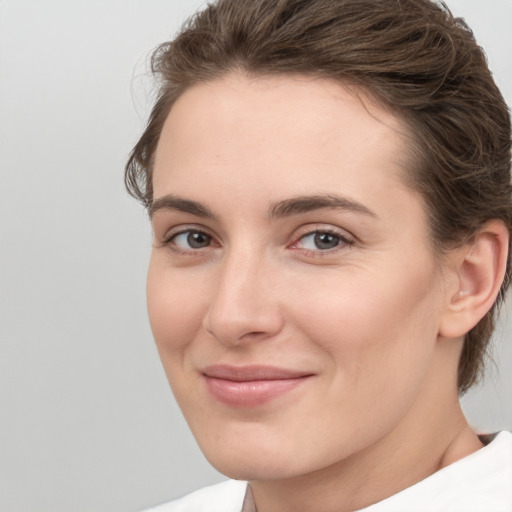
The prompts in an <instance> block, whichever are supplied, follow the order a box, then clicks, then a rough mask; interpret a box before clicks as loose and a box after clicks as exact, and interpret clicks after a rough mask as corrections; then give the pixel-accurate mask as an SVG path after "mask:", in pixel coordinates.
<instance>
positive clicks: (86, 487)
mask: <svg viewBox="0 0 512 512" xmlns="http://www.w3.org/2000/svg"><path fill="white" fill-rule="evenodd" d="M202 3H203V2H201V1H199V0H197V1H195V0H180V1H178V0H166V1H161V0H103V1H98V0H87V1H85V0H67V1H64V0H61V1H51V0H47V1H42V0H33V1H28V0H3V1H0V77H1V79H0V166H1V185H0V208H1V211H0V229H1V252H0V265H1V266H0V291H1V294H0V298H1V304H0V313H1V319H0V335H1V345H0V349H1V353H0V510H1V511H2V512H28V511H30V512H46V511H47V512H64V511H70V512H82V511H84V512H85V511H94V512H103V511H135V510H138V509H140V508H143V507H146V506H149V505H151V504H155V503H158V502H161V501H165V500H168V499H170V498H173V497H176V496H178V495H180V494H183V493H184V492H187V491H189V490H192V489H193V488H196V487H198V486H201V485H204V484H207V483H211V482H214V481H217V480H220V479H221V478H222V476H221V475H219V474H218V473H216V472H215V471H214V470H212V469H211V468H209V467H208V464H207V463H206V462H205V460H204V459H203V457H202V456H201V454H200V453H199V451H198V449H197V448H196V447H195V444H194V441H193V439H192V438H191V435H190V434H189V433H188V430H187V427H186V425H185V423H184V421H183V420H182V418H181V416H180V413H179V411H178V409H177V407H176V405H175V403H174V401H173V399H172V397H171V393H170V392H169V390H168V386H167V382H166V380H165V377H164V374H163V371H162V369H161V366H160V363H159V361H158V357H157V354H156V350H155V348H154V345H153V341H152V338H151V333H150V330H149V326H148V322H147V317H146V307H145V283H144V281H145V272H146V265H147V261H148V255H149V249H150V230H149V225H148V222H147V220H146V217H145V214H144V212H143V211H142V208H141V207H139V206H138V205H137V204H136V203H135V201H133V200H132V199H130V198H129V197H127V195H126V193H125V191H124V189H123V184H122V172H123V165H124V162H125V159H126V156H127V154H128V152H129V151H130V149H131V145H132V144H133V143H134V142H135V141H136V139H137V136H138V135H139V134H140V132H141V129H142V127H143V124H144V120H145V118H146V115H147V112H148V108H149V105H150V102H149V96H150V92H151V90H152V88H151V81H150V80H149V79H148V76H147V67H146V58H147V55H148V53H149V51H150V50H151V48H153V47H154V46H155V45H156V44H158V43H159V42H162V41H163V40H165V39H168V38H169V37H170V36H171V34H172V33H174V31H175V30H176V29H177V27H178V26H179V25H180V23H181V22H182V21H183V20H184V19H185V17H186V16H187V15H188V14H190V13H192V12H193V11H194V10H195V9H196V8H197V7H198V6H199V5H201V4H202ZM447 3H448V4H449V5H450V6H451V7H452V8H453V10H454V12H455V13H456V14H459V15H462V16H465V17H466V19H467V21H468V22H469V23H470V25H471V26H472V27H473V29H474V31H475V33H476V35H477V38H478V40H479V42H480V43H481V44H482V45H483V46H484V48H485V49H486V50H487V53H488V56H489V61H490V65H491V68H492V69H493V71H494V73H495V76H496V79H497V81H498V83H499V84H500V86H501V87H502V90H503V92H504V94H505V96H506V97H507V100H508V102H509V104H512V59H511V57H510V56H511V55H512V36H511V35H510V27H511V26H512V25H511V24H512V1H511V0H492V1H488V0H451V1H450V0H449V1H448V2H447ZM508 309H510V307H509V308H508ZM510 316H511V317H512V315H510ZM511 332H512V320H510V319H509V318H508V317H507V315H506V314H505V315H503V318H502V321H501V322H500V327H499V333H498V335H497V337H496V338H497V344H496V348H495V360H496V366H495V367H491V368H490V371H489V374H488V378H487V380H486V382H485V383H484V385H483V386H481V387H480V388H479V389H476V390H475V391H474V392H472V393H471V394H470V395H469V396H468V397H466V399H465V400H464V405H465V408H466V411H467V413H468V415H469V417H470V420H471V422H472V424H473V425H474V426H475V428H477V429H480V430H483V431H489V430H491V431H492V430H497V429H504V428H506V429H509V430H511V429H512V400H511V399H510V396H511V390H512V343H510V333H511Z"/></svg>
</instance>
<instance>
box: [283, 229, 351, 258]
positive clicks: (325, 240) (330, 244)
mask: <svg viewBox="0 0 512 512" xmlns="http://www.w3.org/2000/svg"><path fill="white" fill-rule="evenodd" d="M353 243H354V242H353V241H352V240H350V239H349V238H347V237H346V236H344V235H342V234H341V233H338V232H337V231H333V230H328V229H327V230H315V231H310V232H309V233H306V234H305V235H303V236H301V237H300V238H299V239H298V241H297V242H295V243H294V244H293V246H292V248H294V249H302V250H305V251H311V252H316V253H318V252H328V251H332V250H335V249H336V248H341V247H345V246H351V245H353Z"/></svg>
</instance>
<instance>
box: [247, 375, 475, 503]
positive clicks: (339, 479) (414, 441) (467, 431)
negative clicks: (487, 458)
mask: <svg viewBox="0 0 512 512" xmlns="http://www.w3.org/2000/svg"><path fill="white" fill-rule="evenodd" d="M438 375H439V374H438ZM432 382H434V383H435V384H432ZM446 384H447V383H446V382H444V383H439V381H437V382H436V381H435V379H434V380H433V381H430V384H429V385H428V386H426V388H425V389H424V390H423V391H422V393H420V396H418V399H417V400H416V401H415V403H414V404H412V406H411V408H410V410H409V411H408V414H407V417H405V418H403V421H401V423H400V424H399V425H398V426H396V428H394V429H393V430H391V431H390V432H388V434H387V435H385V436H384V437H382V438H380V439H379V440H378V441H377V442H375V443H374V444H372V445H370V446H367V447H366V448H365V449H364V450H363V451H361V452H358V453H356V454H354V455H352V456H351V457H349V458H347V459H345V460H342V461H340V462H338V463H336V464H334V465H333V466H330V467H327V468H323V469H321V470H319V471H315V472H313V473H309V474H306V475H301V476H298V477H295V478H288V479H285V480H266V481H251V482H250V484H251V489H252V492H253V496H254V501H255V503H256V507H257V510H258V512H292V511H294V512H295V511H297V510H300V511H302V512H310V511H311V512H313V511H315V512H316V511H319V510H321V511H322V512H349V511H354V510H359V509H361V508H364V507H367V506H369V505H371V504H374V503H377V502H379V501H382V500H383V499H385V498H387V497H389V496H392V495H393V494H396V493H397V492H399V491H401V490H403V489H406V488H408V487H410V486H412V485H413V484H415V483H417V482H419V481H421V480H423V479H425V478H427V477H428V476H430V475H432V474H433V473H435V472H436V471H438V470H439V469H441V468H442V467H445V466H448V465H450V464H453V463H454V462H456V461H457V460H459V459H461V458H463V457H466V456H467V455H470V454H471V453H473V452H475V451H477V450H478V449H479V448H481V447H482V444H481V443H480V441H479V439H478V437H477V436H476V435H475V434H474V433H473V431H472V430H471V428H470V427H469V425H468V423H467V421H466V419H465V417H464V415H463V413H462V410H461V408H460V405H459V401H458V394H457V390H456V385H454V383H451V384H453V385H450V386H448V387H446ZM447 389H451V392H447Z"/></svg>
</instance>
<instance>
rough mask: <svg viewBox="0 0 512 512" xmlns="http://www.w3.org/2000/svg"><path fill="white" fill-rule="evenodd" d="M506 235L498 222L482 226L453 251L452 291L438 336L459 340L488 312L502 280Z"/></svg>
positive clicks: (506, 254)
mask: <svg viewBox="0 0 512 512" xmlns="http://www.w3.org/2000/svg"><path fill="white" fill-rule="evenodd" d="M508 246H509V233H508V230H507V228H506V226H505V224H504V223H503V222H502V221H500V220H492V221H489V222H488V223H487V224H485V225H484V226H483V227H482V228H481V229H480V230H479V231H478V232H477V233H476V234H475V235H474V237H473V238H472V239H471V241H470V242H468V243H466V244H464V246H462V247H460V248H458V249H455V252H454V255H453V259H454V265H455V268H454V271H455V273H456V283H457V284H456V286H455V290H454V289H453V288H452V289H451V290H450V291H449V296H448V297H447V304H446V309H445V311H444V312H443V315H442V318H441V323H440V327H439V335H440V336H442V337H445V338H458V337H460V336H464V335H465V334H466V333H467V332H469V331H470V330H471V329H472V328H473V327H474V326H475V325H476V324H477V323H478V322H479V321H480V320H481V319H482V318H483V317H484V316H485V314H486V313H487V312H488V311H489V309H491V307H492V305H493V304H494V301H495V300H496V297H497V295H498V293H499V290H500V288H501V284H502V282H503V278H504V276H505V271H506V265H507V256H508Z"/></svg>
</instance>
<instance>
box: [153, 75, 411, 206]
mask: <svg viewBox="0 0 512 512" xmlns="http://www.w3.org/2000/svg"><path fill="white" fill-rule="evenodd" d="M407 154H408V151H407V129H406V127H405V125H404V123H403V122H402V121H401V119H400V118H399V117H397V116H396V115H395V114H394V113H393V112H391V111H390V109H387V108H385V107H384V106H383V105H382V104H380V103H379V102H377V101H376V100H375V99H374V98H372V97H371V96H370V95H369V94H368V93H366V92H365V91H364V90H362V89H357V88H355V87H351V86H348V85H347V86H343V85H341V84H340V83H338V82H334V81H332V80H328V79H324V78H313V77H308V76H289V75H286V76H264V77H256V78H254V77H250V76H247V75H241V74H238V75H230V76H228V77H225V78H223V79H221V80H218V81H214V82H209V83H204V84H198V85H195V86H193V87H191V88H190V89H188V90H186V91H185V92H184V93H183V94H182V96H180V97H179V98H178V100H177V101H176V103H175V104H174V106H173V108H172V110H171V112H170V114H169V116H168V118H167V120H166V122H165V124H164V127H163V130H162V134H161V137H160V141H159V144H158V147H157V151H156V154H155V165H154V175H153V187H154V191H155V198H158V197H159V195H162V194H164V193H171V192H173V193H174V192H176V190H175V189H178V191H179V192H181V189H182V188H184V189H187V188H190V186H191V185H192V184H195V186H196V187H197V185H198V183H205V182H208V183H209V184H210V185H212V186H214V188H218V187H222V186H224V185H226V180H229V182H230V185H232V186H234V187H238V189H244V188H245V189H247V188H250V190H251V191H255V190H256V189H258V190H262V189H264V188H265V187H266V190H265V191H263V190H262V191H263V192H265V193H267V194H274V195H275V194H277V193H278V192H279V191H282V192H283V194H285V195H286V193H288V192H289V193H293V194H302V195H304V194H305V193H309V194H310V193H311V192H312V191H311V187H312V186H315V187H316V188H318V189H322V188H323V189H330V188H332V187H335V188H338V190H337V191H343V189H347V190H348V191H349V192H351V193H357V192H358V189H360V188H364V187H366V188H368V187H371V188H376V187H377V188H379V187H382V186H388V185H389V184H390V182H389V180H392V181H397V180H399V181H400V182H401V181H402V180H400V179H399V176H400V175H401V173H402V170H403V169H404V167H405V165H404V161H405V159H406V155H407ZM216 183H217V184H218V187H217V185H216ZM400 184H401V183H400ZM169 188H173V189H174V190H169ZM301 189H302V190H301ZM322 191H323V192H325V190H322Z"/></svg>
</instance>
